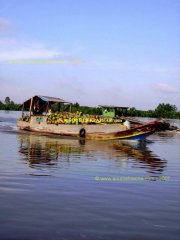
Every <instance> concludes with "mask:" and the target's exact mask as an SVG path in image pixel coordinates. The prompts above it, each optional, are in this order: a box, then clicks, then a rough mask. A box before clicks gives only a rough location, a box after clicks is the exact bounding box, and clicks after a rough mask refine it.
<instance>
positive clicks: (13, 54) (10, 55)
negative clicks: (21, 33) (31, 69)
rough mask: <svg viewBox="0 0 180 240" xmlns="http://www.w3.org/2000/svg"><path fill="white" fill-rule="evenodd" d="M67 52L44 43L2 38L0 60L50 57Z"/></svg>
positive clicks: (0, 40)
mask: <svg viewBox="0 0 180 240" xmlns="http://www.w3.org/2000/svg"><path fill="white" fill-rule="evenodd" d="M64 55H65V54H64V53H63V52H61V51H59V50H57V49H51V48H49V47H46V46H45V45H43V44H39V43H34V42H28V41H24V40H18V39H16V38H2V39H0V61H9V60H18V59H49V58H55V57H56V56H58V57H61V56H64Z"/></svg>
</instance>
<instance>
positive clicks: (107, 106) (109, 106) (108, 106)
mask: <svg viewBox="0 0 180 240" xmlns="http://www.w3.org/2000/svg"><path fill="white" fill-rule="evenodd" d="M99 107H102V108H124V109H128V108H129V107H121V106H114V105H99Z"/></svg>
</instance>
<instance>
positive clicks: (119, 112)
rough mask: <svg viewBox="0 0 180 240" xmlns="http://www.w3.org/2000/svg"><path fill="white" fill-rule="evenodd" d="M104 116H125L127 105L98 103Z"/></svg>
mask: <svg viewBox="0 0 180 240" xmlns="http://www.w3.org/2000/svg"><path fill="white" fill-rule="evenodd" d="M100 107H101V108H102V115H103V116H104V117H112V118H114V117H122V116H127V110H128V107H119V106H118V107H117V106H113V105H100Z"/></svg>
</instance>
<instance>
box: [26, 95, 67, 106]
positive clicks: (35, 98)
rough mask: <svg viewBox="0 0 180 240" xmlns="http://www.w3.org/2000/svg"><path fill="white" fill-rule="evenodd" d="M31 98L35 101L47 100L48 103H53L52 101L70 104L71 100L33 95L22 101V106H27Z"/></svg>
mask: <svg viewBox="0 0 180 240" xmlns="http://www.w3.org/2000/svg"><path fill="white" fill-rule="evenodd" d="M32 98H33V100H35V101H38V100H40V102H47V103H49V104H53V103H69V104H71V102H68V101H65V100H63V99H61V98H57V97H48V96H41V95H35V96H33V97H31V98H29V99H28V100H26V101H25V102H23V103H22V105H24V108H28V107H29V106H30V104H31V99H32ZM22 105H21V106H22Z"/></svg>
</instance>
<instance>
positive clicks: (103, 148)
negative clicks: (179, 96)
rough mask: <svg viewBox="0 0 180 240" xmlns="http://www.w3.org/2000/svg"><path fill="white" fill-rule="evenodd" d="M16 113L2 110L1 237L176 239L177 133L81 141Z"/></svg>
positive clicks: (179, 218) (179, 219)
mask: <svg viewBox="0 0 180 240" xmlns="http://www.w3.org/2000/svg"><path fill="white" fill-rule="evenodd" d="M19 116H20V113H19V112H12V111H9V112H5V111H0V240H24V239H25V240H26V239H27V240H31V239H33V240H36V239H39V240H41V239H42V240H46V239H47V240H49V239H50V240H51V239H53V240H54V239H55V240H56V239H57V240H59V239H63V240H78V239H79V240H82V239H85V240H90V239H91V240H96V239H102V240H106V239H107V240H108V239H113V240H116V239H123V240H126V239H128V240H129V239H154V240H156V239H158V240H159V239H162V240H166V239H167V240H169V239H173V240H176V239H179V236H180V230H179V226H180V132H176V133H158V134H154V135H152V136H150V137H149V138H148V140H147V141H145V142H142V143H138V142H130V141H129V142H120V141H119V142H118V141H115V142H112V141H109V142H108V141H105V142H103V141H92V140H91V141H86V142H82V141H81V142H80V141H78V140H74V139H69V138H57V137H53V136H43V135H40V134H38V135H37V134H32V133H25V132H21V131H19V130H18V129H17V127H16V121H17V118H18V117H19ZM173 124H175V125H177V126H180V121H179V120H176V121H175V120H173Z"/></svg>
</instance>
